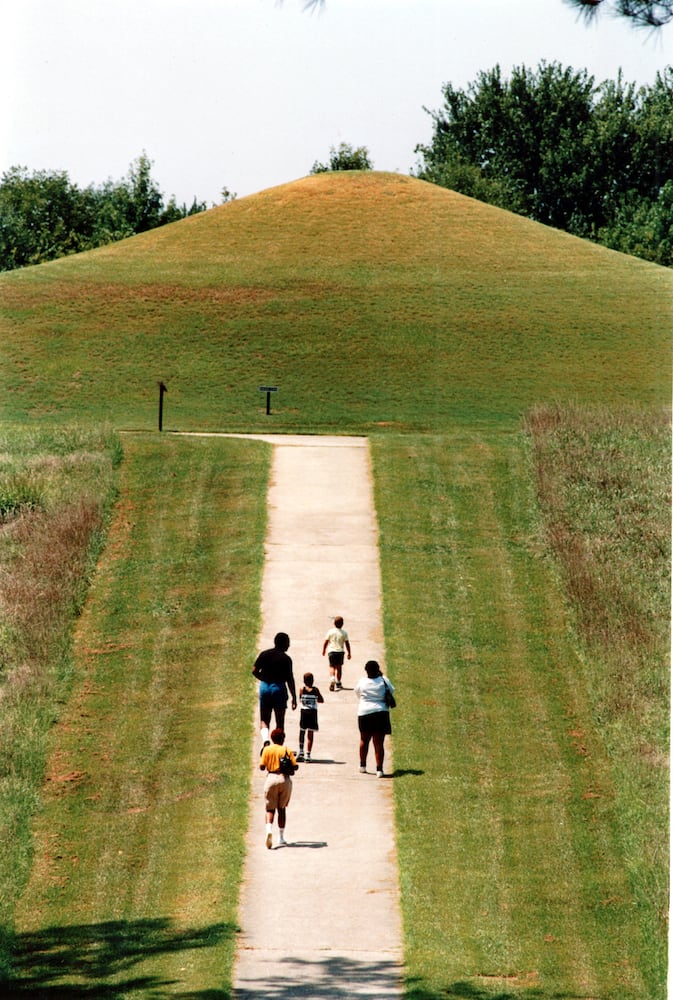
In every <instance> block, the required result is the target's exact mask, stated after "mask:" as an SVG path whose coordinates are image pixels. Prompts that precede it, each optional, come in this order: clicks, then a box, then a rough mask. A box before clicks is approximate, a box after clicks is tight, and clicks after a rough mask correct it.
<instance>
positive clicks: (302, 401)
mask: <svg viewBox="0 0 673 1000" xmlns="http://www.w3.org/2000/svg"><path fill="white" fill-rule="evenodd" d="M672 294H673V275H672V274H671V272H669V271H667V270H665V269H662V268H659V267H656V266H653V265H649V264H645V263H644V262H642V261H638V260H636V259H634V258H629V257H625V256H623V255H619V254H615V253H612V252H610V251H607V250H605V249H603V248H600V247H597V246H593V245H591V244H588V243H586V242H583V241H580V240H577V239H574V238H572V237H569V236H567V235H565V234H562V233H559V232H556V231H553V230H549V229H546V228H544V227H541V226H538V225H536V224H533V223H530V222H528V221H526V220H524V219H522V218H520V217H517V216H514V215H510V214H508V213H505V212H502V211H499V210H497V209H494V208H492V207H490V206H486V205H482V204H479V203H477V202H474V201H471V200H470V199H466V198H462V197H460V196H458V195H455V194H452V193H451V192H449V191H446V190H443V189H439V188H435V187H433V186H431V185H428V184H424V183H422V182H420V181H417V180H415V179H412V178H408V177H403V176H398V175H386V174H375V173H366V174H357V173H355V174H343V175H318V176H314V177H310V178H307V179H305V180H303V181H299V182H296V183H294V184H290V185H285V186H283V187H280V188H275V189H272V190H270V191H266V192H262V193H261V194H259V195H256V196H253V197H251V198H246V199H241V200H240V201H235V202H233V203H230V204H228V205H225V206H222V207H221V208H218V209H215V210H213V211H211V212H208V213H206V214H205V215H202V216H196V217H193V218H190V219H187V220H184V221H183V222H181V223H179V224H177V225H174V226H170V227H166V228H165V229H162V230H157V231H154V232H152V233H149V234H145V235H143V236H140V237H135V238H134V239H132V240H128V241H125V242H123V243H121V244H117V245H114V246H111V247H108V248H103V249H100V250H97V251H94V252H92V253H88V254H84V255H81V256H78V257H73V258H69V259H65V260H61V261H57V262H54V263H51V264H47V265H42V266H40V267H38V268H30V269H26V270H24V271H19V272H12V273H10V274H6V275H3V276H0V335H1V336H2V341H3V348H4V356H5V365H3V366H2V370H1V371H0V393H1V394H0V399H1V400H2V403H1V404H0V406H1V409H0V414H1V417H2V427H3V429H4V431H5V435H6V436H7V437H8V439H9V438H10V437H11V434H12V430H13V429H16V431H17V432H18V430H19V429H21V428H25V427H29V428H30V427H41V428H50V427H56V428H58V427H60V426H62V425H67V424H76V425H77V426H79V427H83V428H92V429H96V428H97V427H99V426H100V425H101V424H108V425H111V426H113V427H115V428H117V429H120V430H134V431H136V432H139V433H134V434H124V435H123V436H122V440H123V445H124V452H125V458H124V462H123V464H122V467H121V470H120V473H119V489H120V498H119V501H118V503H117V505H116V509H115V516H114V518H113V521H112V523H111V527H110V535H109V539H108V543H107V546H106V549H105V551H104V553H103V556H102V559H101V562H100V565H99V571H98V574H97V576H96V578H95V580H94V584H93V588H92V590H91V593H90V597H89V601H88V603H87V606H86V608H85V612H84V614H83V616H82V618H81V619H80V620H79V623H78V625H77V632H76V637H75V646H74V653H73V656H72V672H73V675H72V680H71V682H70V684H71V687H70V695H69V697H67V698H62V700H63V702H64V703H63V705H62V707H61V708H59V709H58V710H57V714H58V716H59V722H58V724H57V725H56V726H55V727H54V728H53V729H52V730H51V737H50V743H49V746H50V755H49V757H48V761H49V762H48V764H47V767H48V770H47V777H48V779H49V780H48V781H47V782H46V785H45V790H44V792H43V796H42V799H43V806H42V808H41V811H40V812H39V813H38V814H37V817H36V820H35V825H34V827H33V830H34V838H35V839H34V844H33V848H32V849H33V850H34V859H35V860H34V862H33V863H32V867H31V865H30V858H31V844H30V839H29V835H28V832H27V831H29V822H28V820H29V813H25V812H24V813H23V814H22V815H21V817H20V821H18V826H17V829H19V828H20V829H21V830H22V831H23V833H22V837H23V839H22V841H21V843H22V847H21V850H22V852H23V853H22V856H23V857H24V859H28V861H27V863H28V867H27V871H28V872H29V873H30V881H29V882H28V887H27V889H25V891H24V890H23V884H22V885H21V886H19V887H17V888H16V889H15V890H14V895H15V896H16V899H11V900H7V901H6V903H5V910H4V921H3V922H4V938H2V940H4V941H5V942H6V943H7V942H8V941H9V945H8V944H6V947H5V952H8V950H10V945H11V939H12V934H13V933H16V935H17V936H16V938H15V939H14V944H13V949H14V952H13V953H14V963H15V964H14V968H13V971H12V972H11V973H9V976H10V978H9V983H10V984H11V985H10V987H9V988H10V989H11V990H12V991H14V993H15V994H16V995H17V996H26V995H31V994H32V995H34V996H51V997H54V998H56V997H57V996H68V997H77V996H81V997H84V996H92V995H95V996H109V997H142V998H144V1000H149V998H150V997H154V996H157V995H162V996H164V995H165V996H168V995H176V996H177V995H182V996H184V997H187V996H189V997H193V998H195V997H197V996H198V997H201V998H203V1000H206V998H208V1000H215V998H221V1000H226V997H228V996H229V995H230V973H231V956H232V954H233V932H234V929H235V921H236V893H237V886H238V880H239V878H240V863H241V857H242V850H243V836H244V827H245V815H246V814H245V802H246V797H247V790H248V785H247V782H248V780H249V775H248V770H249V768H248V764H247V763H246V761H247V757H245V755H244V758H243V760H242V761H240V760H239V761H238V762H237V763H236V764H233V763H232V755H233V753H234V750H233V748H234V747H238V746H240V745H244V746H247V745H248V744H249V740H250V732H251V724H252V719H251V718H250V717H249V715H250V712H249V706H250V697H251V689H250V683H249V675H248V674H247V666H248V665H249V664H248V661H249V659H250V657H251V656H252V652H253V650H254V648H255V643H256V640H257V628H258V605H257V596H256V595H257V593H258V586H259V579H260V572H261V560H262V539H263V531H264V493H265V484H266V475H267V468H268V466H267V462H268V449H267V448H266V447H265V446H263V445H260V444H253V443H250V442H244V441H231V440H226V439H218V438H215V439H207V440H202V441H195V440H194V439H177V438H176V437H175V436H173V435H171V434H164V435H162V436H159V435H158V434H156V433H148V432H154V430H155V428H156V423H157V405H158V387H157V383H158V381H159V380H162V381H164V383H165V384H166V385H167V387H168V394H167V396H166V398H165V412H164V427H165V428H166V429H167V430H196V429H199V430H221V431H233V430H245V431H265V432H269V431H277V432H285V431H293V432H297V431H300V432H303V433H323V432H339V433H345V434H351V433H366V434H368V435H369V436H370V439H371V442H372V453H373V465H374V475H375V489H376V502H377V513H378V518H379V525H380V532H381V564H382V574H383V585H384V616H385V620H384V626H385V640H386V651H387V661H388V669H389V671H390V673H391V675H392V677H393V679H394V680H395V683H396V685H398V687H399V689H400V691H401V692H402V693H403V698H401V702H402V703H403V705H404V711H400V712H399V714H398V715H397V719H396V728H395V762H396V767H397V768H398V771H399V772H400V773H399V777H398V779H397V780H396V782H395V795H396V807H397V822H398V839H399V848H400V875H401V883H402V906H403V914H404V922H405V950H406V952H405V953H406V972H407V994H408V996H409V997H410V998H413V1000H440V998H447V997H449V998H451V997H454V998H458V997H472V998H473V1000H486V998H493V997H498V998H500V1000H509V998H512V1000H513V998H526V1000H533V998H540V1000H552V998H558V997H567V998H571V997H580V996H581V997H601V998H602V1000H608V998H609V1000H660V998H663V997H664V996H665V970H666V926H665V924H666V921H665V917H666V913H665V911H666V905H667V891H668V879H667V852H666V845H667V843H668V839H667V837H668V833H667V825H668V808H667V795H668V777H667V766H668V763H667V754H668V732H667V727H668V722H667V720H668V700H669V695H668V672H667V667H668V663H667V660H668V645H667V634H668V615H669V611H670V603H669V602H668V595H669V594H670V578H669V575H668V573H669V563H670V541H669V525H670V500H669V493H670V464H667V463H668V458H669V451H670V442H669V439H668V436H667V435H668V428H669V422H670V414H669V413H668V406H669V401H670V400H669V394H670V346H671V344H670V320H671V312H672V307H671V303H672V301H673V299H672V297H671V296H672ZM266 384H268V385H278V386H279V392H278V393H277V394H275V395H274V398H273V400H272V413H271V415H268V416H267V415H266V413H265V410H264V404H265V398H264V396H263V394H261V393H260V392H259V391H258V387H259V385H266ZM545 403H547V404H549V403H554V404H557V405H558V408H559V409H558V412H559V413H560V414H561V419H560V422H559V426H558V428H557V429H556V430H555V431H554V433H553V434H550V435H547V436H546V437H545V436H544V435H543V437H542V438H538V437H537V436H536V433H534V432H533V431H530V433H529V430H525V429H524V417H525V416H526V414H528V413H529V412H530V411H531V410H532V409H533V408H535V407H540V405H541V404H545ZM570 404H572V406H573V407H577V408H578V409H577V411H575V410H572V409H569V406H570ZM597 404H600V405H601V406H602V407H603V408H604V410H603V411H602V412H604V413H609V414H611V416H610V417H609V419H608V422H607V425H601V422H600V421H599V420H598V418H597V417H596V416H595V414H594V411H593V410H591V411H588V410H587V407H588V406H589V405H591V406H592V407H593V406H596V405H597ZM627 409H628V411H629V412H630V413H632V414H635V418H637V419H636V426H637V428H638V430H637V432H634V431H633V429H632V428H633V424H629V425H628V426H627V425H626V424H625V423H624V420H623V419H622V417H621V416H619V415H620V414H623V413H624V412H625V411H626V410H627ZM573 412H579V413H581V414H584V416H583V418H582V419H583V420H584V421H585V425H584V427H585V428H586V426H588V428H589V430H588V431H586V432H585V429H584V430H583V429H578V428H577V427H576V426H574V425H573V422H572V416H571V414H572V413H573ZM615 414H616V415H617V416H615ZM662 414H663V416H662ZM655 418H656V419H655ZM648 421H649V422H648ZM652 421H654V422H652ZM657 421H658V423H657ZM662 421H663V423H662ZM552 423H553V421H552ZM662 427H663V431H662ZM570 445H572V448H571V447H570ZM573 449H574V450H573ZM52 450H53V449H52ZM580 458H581V461H580ZM45 461H46V459H45ZM541 470H542V471H541ZM550 470H554V471H555V472H556V473H557V474H558V481H557V480H554V482H553V484H552V487H551V488H550V489H549V490H547V491H545V490H543V489H542V488H541V485H540V477H541V475H543V473H545V472H546V473H549V471H550ZM667 470H668V471H667ZM547 478H548V479H549V477H547ZM560 497H563V498H564V501H563V504H560V503H557V502H556V500H557V499H558V498H560ZM653 498H654V499H653ZM655 501H656V502H655ZM559 525H562V526H563V529H564V531H566V533H567V535H568V536H569V537H570V538H571V539H574V540H578V539H581V540H582V544H583V545H585V546H586V547H587V550H588V551H589V552H590V553H591V554H592V555H594V554H598V555H600V559H599V560H598V561H597V562H596V563H595V564H594V563H592V564H591V565H590V566H589V567H588V569H587V566H588V563H586V561H585V563H583V564H582V565H583V567H584V568H585V569H586V574H585V578H586V580H589V579H591V580H593V579H594V578H596V579H599V580H605V579H606V578H608V579H610V578H611V576H614V577H618V578H619V579H620V580H622V579H623V580H624V590H625V594H624V595H620V597H619V600H620V601H621V602H622V603H621V604H618V605H617V604H615V594H616V591H615V590H614V589H613V590H610V589H607V590H605V589H604V590H603V591H600V588H599V591H598V598H597V600H596V604H595V607H596V609H600V608H602V607H606V606H608V605H613V604H615V606H616V607H619V608H620V612H619V615H618V616H617V617H618V618H619V620H620V621H626V620H627V619H626V615H625V613H622V611H623V609H624V608H626V607H627V606H628V607H629V608H630V607H631V606H632V605H633V604H634V602H635V605H636V606H637V607H636V611H637V612H638V615H640V616H641V617H638V615H636V613H635V611H634V614H633V617H631V614H630V612H629V617H628V620H629V621H630V622H631V621H632V622H636V621H638V622H641V621H645V622H649V625H647V627H646V626H643V625H638V626H636V625H635V624H633V625H632V626H631V625H630V626H629V629H622V630H621V632H620V630H619V629H618V628H617V629H616V628H615V626H614V625H611V626H610V628H611V629H612V630H611V631H610V632H608V633H606V634H607V635H608V636H609V639H610V642H609V643H607V644H606V642H605V635H603V637H601V635H599V636H598V637H596V636H595V635H591V634H590V632H589V631H587V628H586V627H585V626H586V624H587V623H586V622H585V621H584V620H583V615H582V609H583V608H584V607H588V604H587V602H586V600H585V597H586V594H587V590H586V588H585V589H584V590H582V589H579V590H578V589H577V588H576V587H574V586H573V582H572V581H573V577H572V573H571V572H570V571H569V569H568V566H569V565H570V563H569V561H568V560H567V558H566V554H565V550H564V549H563V548H562V547H559V546H557V545H556V543H555V539H556V538H557V537H560V536H559ZM610 525H617V526H621V530H620V531H619V532H617V534H616V535H612V534H611V533H610V532H609V531H608V526H610ZM561 534H562V533H561ZM645 539H652V543H651V544H650V543H649V542H648V544H647V545H645V544H644V540H645ZM578 544H579V542H578ZM644 551H647V552H649V553H650V556H649V557H648V558H649V559H650V561H649V563H646V562H643V561H642V559H641V556H640V555H638V556H637V557H636V554H637V553H641V554H642V553H643V552H644ZM633 566H636V567H637V568H636V570H635V571H633V570H632V569H629V568H628V567H633ZM589 571H590V572H589ZM591 574H593V576H592V575H591ZM583 579H584V577H583ZM592 593H593V591H592ZM582 595H584V596H582ZM634 595H637V596H636V597H634ZM629 601H630V602H631V603H630V604H629ZM585 617H588V618H591V620H592V621H593V620H595V619H597V618H599V617H600V613H599V610H595V611H592V612H591V615H588V616H585ZM622 632H623V633H624V634H622ZM636 633H637V635H638V636H640V635H641V633H647V636H648V637H649V638H648V640H647V642H646V643H645V645H643V644H642V643H641V640H640V638H638V641H637V642H636V643H635V646H634V649H633V650H631V646H632V645H634V642H633V641H632V639H633V635H635V634H636ZM615 643H617V644H618V648H619V651H620V654H621V652H622V651H624V650H630V653H629V655H630V656H631V654H632V658H631V659H626V660H619V662H613V661H612V660H610V658H609V657H607V658H606V655H605V649H606V645H612V646H614V645H615ZM639 643H640V645H639ZM624 655H626V654H624ZM187 662H189V664H190V668H189V672H187V671H186V669H185V665H186V663H187ZM130 665H132V666H133V671H132V673H131V674H130V673H129V669H130ZM625 678H628V679H629V684H628V687H626V686H625V685H624V679H625ZM148 726H149V733H148ZM102 747H103V748H106V749H105V750H104V751H103V750H101V748H102ZM223 774H225V775H226V780H223V778H222V775H223ZM637 789H647V792H646V794H640V795H638V794H634V791H636V790H637ZM194 836H198V848H199V855H200V856H203V858H204V859H205V861H204V864H205V868H204V872H205V875H204V876H203V877H201V876H200V875H199V873H198V871H196V869H195V867H194V865H193V863H192V862H191V861H190V860H189V859H190V857H191V853H190V852H189V851H187V852H186V851H185V846H186V845H187V844H188V843H189V842H190V840H191V839H192V838H193V837H194ZM653 844H656V847H657V849H656V850H655V851H654V852H653V851H652V845H653ZM119 845H121V846H119ZM662 845H663V847H662ZM24 867H25V865H24ZM27 877H28V876H26V878H27ZM24 882H25V880H24ZM206 882H207V884H208V886H209V887H210V886H211V885H213V886H214V888H213V891H212V892H211V891H210V889H208V891H206V888H205V886H206ZM14 903H16V911H15V912H14ZM169 983H170V984H172V985H167V984H169ZM162 990H163V991H164V992H161V991H162ZM14 993H13V994H12V995H14Z"/></svg>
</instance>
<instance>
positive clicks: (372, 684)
mask: <svg viewBox="0 0 673 1000" xmlns="http://www.w3.org/2000/svg"><path fill="white" fill-rule="evenodd" d="M365 675H366V676H365V677H361V678H360V680H359V681H358V682H357V684H356V685H355V694H356V696H357V699H358V728H359V730H360V773H361V774H365V773H366V771H367V754H368V752H369V744H370V742H373V743H374V757H375V760H376V777H377V778H382V777H383V758H384V747H383V743H384V740H385V738H386V736H388V735H389V734H390V733H391V732H392V727H391V725H390V709H391V708H394V707H395V698H394V696H393V691H394V690H395V689H394V687H393V685H392V684H391V683H390V681H389V680H388V678H387V677H384V676H383V674H382V673H381V668H380V666H379V664H378V663H377V662H376V660H368V661H367V662H366V663H365Z"/></svg>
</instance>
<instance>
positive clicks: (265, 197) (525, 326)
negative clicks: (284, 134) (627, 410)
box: [0, 172, 673, 433]
mask: <svg viewBox="0 0 673 1000" xmlns="http://www.w3.org/2000/svg"><path fill="white" fill-rule="evenodd" d="M672 292H673V274H671V272H670V271H668V270H666V269H664V268H660V267H657V266H654V265H650V264H646V263H644V262H642V261H639V260H636V259H635V258H630V257H627V256H624V255H621V254H617V253H614V252H612V251H609V250H606V249H604V248H602V247H598V246H594V245H592V244H590V243H587V242H586V241H582V240H578V239H576V238H574V237H570V236H568V235H566V234H564V233H561V232H558V231H556V230H552V229H549V228H547V227H544V226H541V225H538V224H536V223H532V222H530V221H528V220H526V219H523V218H521V217H519V216H516V215H513V214H511V213H508V212H504V211H501V210H500V209H496V208H493V207H492V206H489V205H484V204H482V203H480V202H477V201H474V200H472V199H469V198H465V197H462V196H460V195H457V194H455V193H453V192H451V191H447V190H445V189H441V188H438V187H435V186H433V185H430V184H426V183H424V182H422V181H419V180H417V179H415V178H410V177H404V176H400V175H395V174H381V173H357V172H356V173H350V172H346V173H343V174H338V173H337V174H322V175H317V176H313V177H308V178H306V179H304V180H300V181H296V182H294V183H291V184H286V185H283V186H281V187H277V188H273V189H270V190H268V191H264V192H262V193H260V194H257V195H253V196H251V197H248V198H244V199H241V200H240V201H235V202H233V203H229V204H227V205H224V206H221V207H219V208H216V209H213V210H212V211H210V212H207V213H205V214H203V215H199V216H194V217H191V218H189V219H186V220H183V221H182V222H179V223H176V224H174V225H172V226H167V227H165V228H163V229H160V230H155V231H153V232H151V233H146V234H143V235H141V236H137V237H134V238H132V239H130V240H125V241H123V242H121V243H118V244H115V245H112V246H110V247H106V248H101V249H99V250H96V251H93V252H91V253H87V254H81V255H79V256H77V257H72V258H66V259H62V260H59V261H55V262H53V263H51V264H46V265H41V266H40V267H36V268H28V269H25V270H23V271H20V272H12V273H9V274H5V275H3V276H1V277H0V302H1V303H2V306H1V308H0V336H1V337H2V341H3V346H4V356H5V364H4V365H3V366H2V370H1V371H0V398H2V400H3V404H2V406H3V410H2V412H3V414H4V416H5V418H9V419H12V420H19V421H24V420H28V419H34V418H40V419H42V420H53V421H59V422H61V421H64V420H73V419H76V420H79V421H82V420H85V421H93V422H99V421H101V420H107V421H111V422H112V423H113V424H114V425H116V426H123V427H127V428H128V427H136V428H144V429H152V428H154V427H155V426H156V419H157V399H158V389H157V382H158V381H159V380H163V381H164V383H165V384H166V385H167V387H168V396H167V398H166V403H165V405H166V410H165V423H164V426H165V427H166V428H179V429H183V430H185V429H196V428H202V429H220V430H242V429H244V430H254V429H259V428H264V429H265V430H269V429H271V428H270V424H271V425H272V429H273V430H297V429H302V430H304V431H306V430H309V431H334V430H338V431H341V432H346V433H348V432H361V431H371V430H372V429H373V428H376V427H381V426H386V427H389V426H390V427H393V428H395V429H397V430H437V429H440V428H443V427H444V426H446V424H447V423H451V424H455V423H462V424H465V423H472V422H474V421H478V422H483V421H488V422H492V421H495V422H498V423H501V422H506V423H507V422H510V421H512V420H514V419H516V418H518V416H519V415H520V414H521V413H522V412H523V411H525V410H526V409H528V408H529V407H530V406H531V405H534V404H536V403H539V402H544V401H547V400H549V399H550V398H553V399H557V400H560V401H566V400H572V401H574V402H584V401H592V402H601V403H614V402H624V401H627V400H628V401H631V402H632V401H637V402H639V403H644V404H648V405H649V404H652V403H660V402H662V401H667V400H668V395H669V371H670V312H671V309H670V303H671V294H672ZM266 384H272V385H278V386H279V387H280V392H279V393H278V394H277V395H276V396H275V397H274V400H273V412H272V415H271V419H269V417H267V416H266V413H265V409H264V403H265V399H264V396H263V394H261V393H260V392H259V386H260V385H266Z"/></svg>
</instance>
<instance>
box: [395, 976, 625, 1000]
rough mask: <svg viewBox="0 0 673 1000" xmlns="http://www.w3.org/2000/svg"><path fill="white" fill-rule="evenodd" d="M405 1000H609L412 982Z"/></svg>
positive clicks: (586, 995)
mask: <svg viewBox="0 0 673 1000" xmlns="http://www.w3.org/2000/svg"><path fill="white" fill-rule="evenodd" d="M404 997H405V1000H609V998H608V997H607V996H605V997H603V996H597V995H596V994H595V993H566V992H565V991H562V992H559V991H557V990H554V991H552V992H549V991H547V990H543V989H540V988H539V987H536V986H529V987H521V988H520V989H508V988H507V987H505V988H504V989H500V990H498V989H496V990H494V989H492V988H491V989H482V988H481V987H480V986H478V985H477V984H475V983H470V982H465V981H462V980H461V981H458V982H455V983H450V984H449V985H448V986H444V987H442V988H441V989H439V990H435V989H429V988H427V987H424V986H422V985H420V984H418V983H415V981H414V980H409V981H407V992H406V993H405V994H404Z"/></svg>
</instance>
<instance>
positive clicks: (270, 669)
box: [252, 632, 297, 749]
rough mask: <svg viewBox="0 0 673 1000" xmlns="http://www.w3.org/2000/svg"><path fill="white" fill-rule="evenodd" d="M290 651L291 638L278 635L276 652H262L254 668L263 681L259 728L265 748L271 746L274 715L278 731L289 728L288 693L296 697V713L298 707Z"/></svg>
mask: <svg viewBox="0 0 673 1000" xmlns="http://www.w3.org/2000/svg"><path fill="white" fill-rule="evenodd" d="M289 648H290V637H289V635H288V634H287V633H286V632H278V634H277V635H276V636H275V637H274V640H273V649H265V650H264V651H263V652H261V653H260V654H259V656H258V657H257V659H256V660H255V665H254V667H253V668H252V673H253V676H254V677H256V678H257V680H258V681H259V726H260V734H261V737H262V749H264V747H266V746H268V745H269V730H270V729H271V716H272V714H273V715H275V716H276V728H277V729H284V728H285V725H284V723H285V711H286V709H287V699H288V691H289V693H290V694H291V695H292V710H293V711H294V710H295V709H296V707H297V691H296V688H295V686H294V674H293V673H292V660H291V659H290V657H289V656H288V655H287V651H288V649H289Z"/></svg>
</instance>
